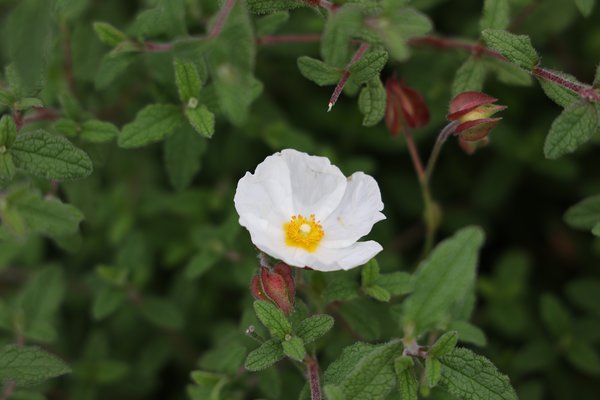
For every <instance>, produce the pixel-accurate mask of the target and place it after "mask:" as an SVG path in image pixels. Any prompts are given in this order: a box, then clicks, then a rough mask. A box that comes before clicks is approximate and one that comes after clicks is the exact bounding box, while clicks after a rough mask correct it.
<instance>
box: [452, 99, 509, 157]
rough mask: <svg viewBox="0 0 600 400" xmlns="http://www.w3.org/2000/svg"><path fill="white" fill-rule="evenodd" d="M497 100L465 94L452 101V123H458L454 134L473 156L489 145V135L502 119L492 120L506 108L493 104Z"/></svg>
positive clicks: (463, 147) (465, 149)
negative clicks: (478, 149) (481, 147)
mask: <svg viewBox="0 0 600 400" xmlns="http://www.w3.org/2000/svg"><path fill="white" fill-rule="evenodd" d="M496 101H498V100H497V99H495V98H493V97H491V96H488V95H487V94H485V93H481V92H463V93H461V94H459V95H457V96H456V97H454V98H453V99H452V101H450V113H449V114H448V119H449V120H450V121H458V123H459V124H458V125H457V126H456V128H455V129H454V134H455V135H457V136H458V137H459V143H460V146H461V147H462V149H463V150H464V151H465V152H467V153H468V154H472V153H473V152H474V151H475V150H476V148H477V147H480V146H481V145H485V144H487V143H488V141H489V139H488V135H489V133H490V131H491V130H492V128H494V127H495V126H496V125H497V124H498V122H500V120H501V119H502V118H490V117H491V116H492V115H494V114H495V113H497V112H498V111H502V110H504V109H505V108H506V106H500V105H496V104H493V103H495V102H496Z"/></svg>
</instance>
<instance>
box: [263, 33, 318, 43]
mask: <svg viewBox="0 0 600 400" xmlns="http://www.w3.org/2000/svg"><path fill="white" fill-rule="evenodd" d="M320 40H321V35H320V34H318V33H316V34H307V35H265V36H262V37H259V38H258V39H256V44H258V45H264V44H282V43H313V42H319V41H320Z"/></svg>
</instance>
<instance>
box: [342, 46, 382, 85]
mask: <svg viewBox="0 0 600 400" xmlns="http://www.w3.org/2000/svg"><path fill="white" fill-rule="evenodd" d="M387 60H388V53H387V51H385V50H376V51H372V52H370V53H367V54H365V55H364V56H363V57H362V58H361V59H360V60H358V61H357V62H355V63H354V64H352V65H351V66H350V68H349V71H350V78H351V79H352V80H353V81H354V82H356V83H359V84H360V83H365V82H367V81H369V80H371V79H374V78H377V77H379V73H380V72H381V70H382V69H383V67H384V66H385V64H386V63H387Z"/></svg>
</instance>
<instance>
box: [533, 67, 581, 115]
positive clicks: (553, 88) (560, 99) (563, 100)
mask: <svg viewBox="0 0 600 400" xmlns="http://www.w3.org/2000/svg"><path fill="white" fill-rule="evenodd" d="M552 72H553V73H555V74H556V75H558V76H560V77H561V78H564V79H566V80H568V81H571V82H577V78H575V77H574V76H573V75H569V74H566V73H564V72H560V71H552ZM538 81H539V82H540V85H541V86H542V90H544V93H545V94H546V96H548V97H549V98H550V100H552V101H554V102H555V103H556V104H558V105H559V106H562V107H563V108H566V107H569V106H571V105H573V104H574V103H575V102H576V101H578V100H579V99H580V97H579V95H578V94H577V93H575V92H572V91H570V90H569V89H567V88H565V87H563V86H560V85H557V84H555V83H553V82H551V81H548V80H546V79H542V78H539V79H538Z"/></svg>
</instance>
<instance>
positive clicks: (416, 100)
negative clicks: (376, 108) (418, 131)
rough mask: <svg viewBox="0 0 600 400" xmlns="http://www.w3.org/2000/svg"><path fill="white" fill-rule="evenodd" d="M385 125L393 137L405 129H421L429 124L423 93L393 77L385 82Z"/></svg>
mask: <svg viewBox="0 0 600 400" xmlns="http://www.w3.org/2000/svg"><path fill="white" fill-rule="evenodd" d="M385 92H386V104H385V124H386V126H387V128H388V130H389V131H390V133H391V134H392V135H393V136H397V135H398V134H400V132H401V131H402V129H403V128H405V127H409V128H419V127H421V126H424V125H427V123H428V122H429V109H428V108H427V104H426V103H425V99H423V96H422V95H421V93H419V92H417V91H416V90H414V89H412V88H410V87H408V86H406V85H405V84H404V82H398V80H397V79H396V77H395V76H391V77H389V78H388V79H387V81H386V82H385Z"/></svg>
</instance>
